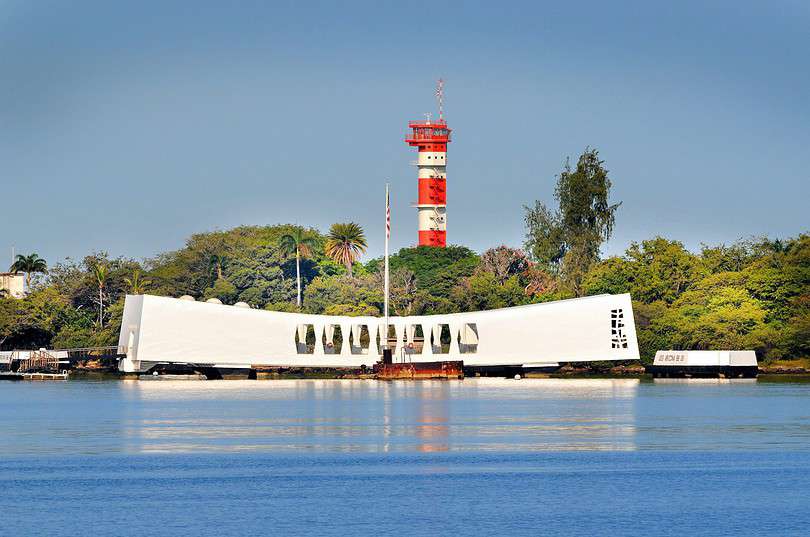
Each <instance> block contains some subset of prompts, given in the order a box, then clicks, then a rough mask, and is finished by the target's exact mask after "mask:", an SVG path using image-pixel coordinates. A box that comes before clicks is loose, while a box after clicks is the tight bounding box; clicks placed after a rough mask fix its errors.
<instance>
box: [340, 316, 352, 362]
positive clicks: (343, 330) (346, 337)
mask: <svg viewBox="0 0 810 537" xmlns="http://www.w3.org/2000/svg"><path fill="white" fill-rule="evenodd" d="M351 333H352V325H351V323H341V325H340V336H341V337H342V338H343V343H342V344H341V345H340V355H341V356H351V354H352V339H351Z"/></svg>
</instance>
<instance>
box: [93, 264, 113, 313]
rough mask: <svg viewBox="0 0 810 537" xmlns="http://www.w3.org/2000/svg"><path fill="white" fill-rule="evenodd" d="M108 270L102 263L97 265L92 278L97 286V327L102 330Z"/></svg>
mask: <svg viewBox="0 0 810 537" xmlns="http://www.w3.org/2000/svg"><path fill="white" fill-rule="evenodd" d="M109 274H110V273H109V268H108V267H107V265H105V264H103V263H97V264H96V265H95V266H94V267H93V276H95V278H96V283H97V284H98V326H99V328H104V286H105V285H106V284H107V277H108V276H109Z"/></svg>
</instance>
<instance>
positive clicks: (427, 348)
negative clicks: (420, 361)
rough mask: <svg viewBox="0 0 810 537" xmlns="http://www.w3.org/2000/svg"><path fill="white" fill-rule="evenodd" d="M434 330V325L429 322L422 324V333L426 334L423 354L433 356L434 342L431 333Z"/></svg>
mask: <svg viewBox="0 0 810 537" xmlns="http://www.w3.org/2000/svg"><path fill="white" fill-rule="evenodd" d="M432 332H433V327H432V326H431V325H429V324H423V325H422V334H424V336H425V342H424V343H423V344H422V355H423V356H433V344H432V343H431V342H430V335H431V333H432Z"/></svg>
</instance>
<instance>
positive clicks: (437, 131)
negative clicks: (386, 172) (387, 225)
mask: <svg viewBox="0 0 810 537" xmlns="http://www.w3.org/2000/svg"><path fill="white" fill-rule="evenodd" d="M436 96H437V97H438V99H439V120H438V121H431V120H430V119H429V118H428V119H427V120H425V121H411V122H409V123H408V129H410V132H409V133H408V134H407V136H406V137H405V141H406V142H407V143H408V145H410V146H413V147H417V148H418V151H419V152H418V158H417V161H416V166H417V169H418V170H419V172H418V173H419V198H418V200H419V201H418V202H417V204H416V208H417V210H418V212H419V246H436V247H439V248H444V247H445V246H446V245H447V173H446V169H447V168H446V167H447V144H448V143H449V142H450V132H451V129H450V128H449V127H448V126H447V122H446V121H445V120H444V118H443V117H442V105H443V96H444V95H443V82H442V81H441V80H440V81H439V87H438V89H437V91H436Z"/></svg>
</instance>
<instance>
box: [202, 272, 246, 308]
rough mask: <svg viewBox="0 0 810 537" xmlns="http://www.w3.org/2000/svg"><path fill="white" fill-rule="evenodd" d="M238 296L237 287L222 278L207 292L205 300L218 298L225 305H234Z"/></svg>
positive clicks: (204, 295)
mask: <svg viewBox="0 0 810 537" xmlns="http://www.w3.org/2000/svg"><path fill="white" fill-rule="evenodd" d="M237 294H238V290H237V289H236V286H235V285H234V284H232V283H231V282H229V281H228V280H226V279H225V278H221V279H218V280H217V281H215V282H214V285H212V286H211V287H209V288H208V289H206V290H205V292H204V293H203V298H204V299H206V300H208V299H210V298H216V299H217V300H220V301H222V302H223V303H225V304H233V302H234V301H235V300H236V296H237Z"/></svg>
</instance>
